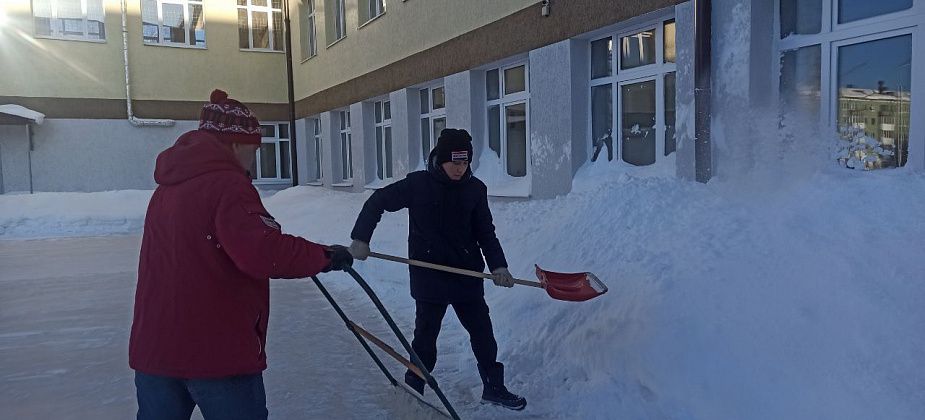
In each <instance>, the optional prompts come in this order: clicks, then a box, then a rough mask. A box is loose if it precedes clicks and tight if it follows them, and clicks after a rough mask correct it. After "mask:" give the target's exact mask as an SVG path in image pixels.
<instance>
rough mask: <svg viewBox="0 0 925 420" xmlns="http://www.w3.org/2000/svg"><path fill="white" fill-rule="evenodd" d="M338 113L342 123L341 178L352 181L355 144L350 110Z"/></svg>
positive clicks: (339, 120)
mask: <svg viewBox="0 0 925 420" xmlns="http://www.w3.org/2000/svg"><path fill="white" fill-rule="evenodd" d="M337 114H338V122H339V124H340V168H341V179H342V180H344V181H351V180H353V146H352V144H351V140H352V139H351V136H350V111H349V110H344V111H339V112H338V113H337Z"/></svg>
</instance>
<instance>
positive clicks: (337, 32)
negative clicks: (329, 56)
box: [324, 0, 347, 48]
mask: <svg viewBox="0 0 925 420" xmlns="http://www.w3.org/2000/svg"><path fill="white" fill-rule="evenodd" d="M329 1H330V2H332V3H333V4H334V10H332V12H334V20H333V23H334V39H332V40H326V41H328V46H327V48H331V47H332V46H333V45H334V44H336V43H338V42H340V41H341V40H343V39H344V38H346V37H347V11H346V8H347V5H346V4H345V0H329ZM325 6H327V4H325ZM324 12H325V13H328V10H327V8H326V9H325V11H324ZM328 23H329V22H325V25H327V24H328Z"/></svg>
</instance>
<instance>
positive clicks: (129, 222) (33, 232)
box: [0, 190, 152, 239]
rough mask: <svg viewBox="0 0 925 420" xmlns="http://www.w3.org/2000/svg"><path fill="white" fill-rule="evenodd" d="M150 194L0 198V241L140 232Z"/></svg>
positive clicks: (123, 193)
mask: <svg viewBox="0 0 925 420" xmlns="http://www.w3.org/2000/svg"><path fill="white" fill-rule="evenodd" d="M151 193H152V191H139V190H124V191H106V192H98V193H54V192H49V193H35V194H21V195H17V194H4V195H0V239H23V238H49V237H62V236H98V235H112V234H122V233H137V232H141V229H142V226H143V224H144V218H145V210H146V209H147V207H148V201H149V200H150V199H151Z"/></svg>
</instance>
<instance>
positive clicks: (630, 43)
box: [620, 29, 655, 70]
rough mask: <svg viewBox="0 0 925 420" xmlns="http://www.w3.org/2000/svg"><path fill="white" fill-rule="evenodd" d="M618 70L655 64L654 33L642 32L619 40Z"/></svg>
mask: <svg viewBox="0 0 925 420" xmlns="http://www.w3.org/2000/svg"><path fill="white" fill-rule="evenodd" d="M620 51H621V53H620V68H621V69H623V70H626V69H631V68H634V67H640V66H645V65H648V64H655V31H653V30H651V29H650V30H648V31H642V32H640V33H638V34H635V35H630V36H625V37H623V38H620Z"/></svg>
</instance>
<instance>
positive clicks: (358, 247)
mask: <svg viewBox="0 0 925 420" xmlns="http://www.w3.org/2000/svg"><path fill="white" fill-rule="evenodd" d="M350 255H353V258H355V259H358V260H360V261H366V258H368V257H369V244H368V243H366V242H363V241H360V240H357V239H354V240H353V242H351V243H350Z"/></svg>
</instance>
